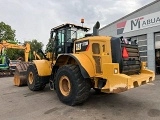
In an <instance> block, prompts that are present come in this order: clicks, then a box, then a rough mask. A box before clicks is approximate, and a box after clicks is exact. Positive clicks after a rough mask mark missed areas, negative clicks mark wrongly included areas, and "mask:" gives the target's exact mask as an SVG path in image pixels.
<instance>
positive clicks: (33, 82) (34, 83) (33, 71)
mask: <svg viewBox="0 0 160 120" xmlns="http://www.w3.org/2000/svg"><path fill="white" fill-rule="evenodd" d="M27 85H28V88H29V89H30V90H32V91H38V90H43V89H44V88H45V86H46V84H44V83H43V82H42V80H41V78H40V77H39V75H38V71H37V68H36V66H35V65H34V64H30V65H29V66H28V69H27Z"/></svg>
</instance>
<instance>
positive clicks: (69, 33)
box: [67, 29, 86, 42]
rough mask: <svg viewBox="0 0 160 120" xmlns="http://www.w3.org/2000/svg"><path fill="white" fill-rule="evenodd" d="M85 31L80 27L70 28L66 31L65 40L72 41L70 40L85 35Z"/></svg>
mask: <svg viewBox="0 0 160 120" xmlns="http://www.w3.org/2000/svg"><path fill="white" fill-rule="evenodd" d="M85 34H86V32H85V31H83V30H82V29H78V30H77V29H72V30H68V31H67V41H68V42H72V40H75V39H80V38H83V37H85Z"/></svg>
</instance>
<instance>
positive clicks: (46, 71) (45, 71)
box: [33, 60, 52, 76]
mask: <svg viewBox="0 0 160 120" xmlns="http://www.w3.org/2000/svg"><path fill="white" fill-rule="evenodd" d="M33 63H34V64H35V65H36V68H37V71H38V75H39V76H49V75H51V71H52V67H51V61H48V60H33Z"/></svg>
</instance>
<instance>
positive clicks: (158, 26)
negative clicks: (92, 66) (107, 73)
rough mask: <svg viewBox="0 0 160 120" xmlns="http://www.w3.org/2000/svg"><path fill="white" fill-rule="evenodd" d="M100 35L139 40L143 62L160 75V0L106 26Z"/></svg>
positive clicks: (100, 31)
mask: <svg viewBox="0 0 160 120" xmlns="http://www.w3.org/2000/svg"><path fill="white" fill-rule="evenodd" d="M117 12H118V11H117ZM99 34H100V35H110V36H115V37H116V36H117V37H119V36H124V37H131V39H132V40H137V41H138V45H139V50H140V56H141V60H142V61H146V62H147V64H148V68H149V69H151V70H154V71H156V73H157V74H158V73H160V70H158V69H160V0H156V1H154V2H152V3H150V4H148V5H146V6H144V7H142V8H140V9H138V10H136V11H134V12H132V13H130V14H128V15H126V16H124V17H122V18H120V19H119V20H117V21H115V22H113V23H111V24H109V25H106V26H105V27H103V28H101V29H100V30H99Z"/></svg>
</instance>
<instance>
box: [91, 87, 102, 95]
mask: <svg viewBox="0 0 160 120" xmlns="http://www.w3.org/2000/svg"><path fill="white" fill-rule="evenodd" d="M93 89H94V91H95V92H96V93H97V94H98V93H101V89H98V88H93Z"/></svg>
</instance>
